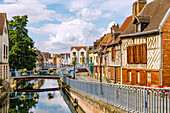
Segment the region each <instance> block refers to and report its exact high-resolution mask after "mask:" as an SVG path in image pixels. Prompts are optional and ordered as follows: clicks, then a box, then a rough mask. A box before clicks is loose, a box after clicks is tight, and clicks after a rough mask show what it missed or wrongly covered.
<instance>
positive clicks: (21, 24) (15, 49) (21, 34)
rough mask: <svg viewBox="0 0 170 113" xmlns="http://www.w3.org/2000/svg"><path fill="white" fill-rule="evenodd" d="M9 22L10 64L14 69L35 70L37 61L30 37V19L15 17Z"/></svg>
mask: <svg viewBox="0 0 170 113" xmlns="http://www.w3.org/2000/svg"><path fill="white" fill-rule="evenodd" d="M12 18H13V19H12V20H9V21H8V30H9V43H10V44H9V64H10V67H11V68H12V69H17V70H18V69H23V68H27V69H29V70H30V69H33V67H35V62H36V59H37V54H36V52H35V50H34V49H33V48H34V42H33V40H32V39H31V38H30V37H29V36H28V30H27V29H26V25H27V23H28V19H27V18H28V17H27V15H25V16H21V17H20V16H14V17H12Z"/></svg>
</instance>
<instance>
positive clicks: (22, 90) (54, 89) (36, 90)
mask: <svg viewBox="0 0 170 113" xmlns="http://www.w3.org/2000/svg"><path fill="white" fill-rule="evenodd" d="M59 89H60V88H59V87H58V88H47V89H17V90H15V91H18V92H44V91H56V90H59Z"/></svg>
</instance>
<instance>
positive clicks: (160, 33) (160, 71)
mask: <svg viewBox="0 0 170 113" xmlns="http://www.w3.org/2000/svg"><path fill="white" fill-rule="evenodd" d="M159 35H160V43H161V45H160V68H159V81H160V82H159V85H160V86H162V31H161V30H160V29H159Z"/></svg>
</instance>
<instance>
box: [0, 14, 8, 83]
mask: <svg viewBox="0 0 170 113" xmlns="http://www.w3.org/2000/svg"><path fill="white" fill-rule="evenodd" d="M8 51H9V37H8V26H7V17H6V13H0V79H3V80H5V81H9V70H10V68H9V63H8V57H9V56H8V53H9V52H8Z"/></svg>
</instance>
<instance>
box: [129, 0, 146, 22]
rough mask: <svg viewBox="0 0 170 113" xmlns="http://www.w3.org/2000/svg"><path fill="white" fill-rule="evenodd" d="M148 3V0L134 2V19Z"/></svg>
mask: <svg viewBox="0 0 170 113" xmlns="http://www.w3.org/2000/svg"><path fill="white" fill-rule="evenodd" d="M146 4H147V0H137V1H136V2H134V3H133V9H132V10H133V11H132V13H133V14H132V15H133V19H134V18H135V16H136V15H138V14H139V13H140V12H141V11H142V9H143V7H144V6H145V5H146Z"/></svg>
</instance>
